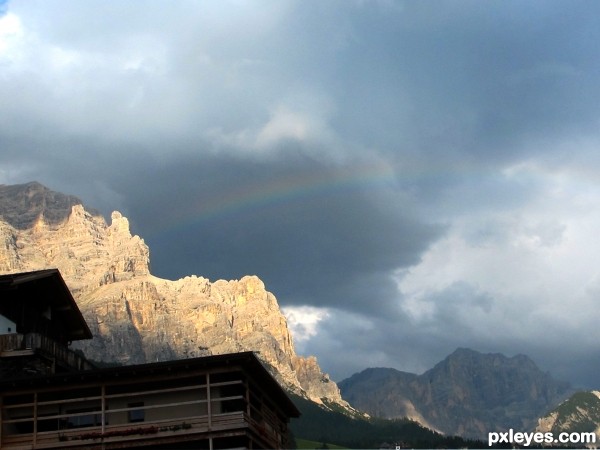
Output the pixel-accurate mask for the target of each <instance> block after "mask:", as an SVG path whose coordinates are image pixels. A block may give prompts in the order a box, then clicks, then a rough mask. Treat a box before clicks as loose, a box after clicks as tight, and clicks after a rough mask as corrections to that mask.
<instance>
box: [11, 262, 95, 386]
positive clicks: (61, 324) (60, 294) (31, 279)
mask: <svg viewBox="0 0 600 450" xmlns="http://www.w3.org/2000/svg"><path fill="white" fill-rule="evenodd" d="M91 338H92V333H91V332H90V329H89V328H88V326H87V323H86V322H85V320H84V318H83V316H82V314H81V311H80V310H79V308H78V306H77V303H75V300H74V299H73V296H72V295H71V292H70V291H69V289H68V288H67V285H66V284H65V282H64V280H63V278H62V276H61V275H60V273H59V271H58V270H56V269H50V270H40V271H36V272H26V273H15V274H9V275H0V379H2V378H10V377H13V376H14V377H21V376H27V375H39V374H52V373H60V372H69V371H80V370H85V369H91V368H93V365H92V364H90V362H89V361H87V360H86V359H85V358H84V357H83V356H82V355H81V354H78V353H75V352H73V351H71V350H70V349H69V344H70V343H71V342H72V341H76V340H82V339H91Z"/></svg>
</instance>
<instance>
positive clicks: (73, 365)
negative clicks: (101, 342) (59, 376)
mask: <svg viewBox="0 0 600 450" xmlns="http://www.w3.org/2000/svg"><path fill="white" fill-rule="evenodd" d="M28 356H38V357H40V358H43V359H45V360H46V361H49V362H50V363H51V372H52V373H56V372H64V371H81V370H89V369H93V368H94V365H93V364H92V363H90V362H89V361H88V360H86V359H85V358H84V357H82V356H81V355H79V354H77V353H75V352H74V351H72V350H70V349H69V348H67V347H65V346H64V345H61V344H59V343H57V342H56V341H54V340H52V339H50V338H48V337H46V336H43V335H41V334H39V333H27V334H19V333H13V334H5V335H0V360H5V358H6V359H7V360H8V359H9V358H10V359H12V358H17V357H28Z"/></svg>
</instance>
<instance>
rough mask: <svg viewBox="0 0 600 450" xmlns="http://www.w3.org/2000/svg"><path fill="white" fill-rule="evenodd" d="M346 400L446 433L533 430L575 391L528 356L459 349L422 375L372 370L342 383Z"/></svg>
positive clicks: (480, 435)
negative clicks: (542, 417) (539, 418)
mask: <svg viewBox="0 0 600 450" xmlns="http://www.w3.org/2000/svg"><path fill="white" fill-rule="evenodd" d="M339 386H340V389H341V391H342V396H343V398H344V399H345V400H347V401H348V402H349V403H350V404H352V405H353V406H355V407H356V408H358V409H360V410H363V411H365V412H367V413H369V414H370V415H372V416H378V417H384V418H397V417H409V418H412V419H414V420H417V421H418V422H420V423H421V424H423V425H425V426H428V427H430V428H433V429H435V430H438V431H441V432H443V433H447V434H457V435H460V436H463V437H470V438H479V439H483V438H486V436H487V433H488V432H490V431H500V432H505V431H506V430H508V429H510V428H513V429H516V430H523V431H528V430H531V429H533V427H534V426H535V422H536V420H537V418H538V417H539V416H540V415H541V414H543V413H544V412H545V411H548V410H549V409H550V408H552V407H553V406H554V405H556V404H557V403H558V402H559V401H560V400H562V399H564V398H565V396H566V395H567V394H568V393H569V392H570V389H569V386H568V384H567V383H562V382H557V381H555V380H553V379H552V377H551V376H550V375H549V374H547V373H544V372H542V371H541V370H540V369H539V368H538V367H537V366H536V365H535V364H534V363H533V361H531V359H529V358H528V357H526V356H524V355H517V356H514V357H512V358H507V357H506V356H504V355H501V354H497V353H495V354H482V353H478V352H476V351H473V350H469V349H458V350H456V351H455V352H454V353H452V354H451V355H450V356H448V357H447V358H446V359H444V360H443V361H442V362H440V363H439V364H437V365H436V366H435V367H434V368H432V369H430V370H428V371H427V372H425V373H423V374H422V375H415V374H410V373H406V372H399V371H397V370H394V369H367V370H365V371H363V372H361V373H359V374H355V375H353V376H352V377H350V378H348V379H346V380H344V381H342V382H340V383H339Z"/></svg>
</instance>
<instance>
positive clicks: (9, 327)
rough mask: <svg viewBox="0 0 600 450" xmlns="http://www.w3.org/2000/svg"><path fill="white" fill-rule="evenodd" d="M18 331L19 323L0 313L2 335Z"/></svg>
mask: <svg viewBox="0 0 600 450" xmlns="http://www.w3.org/2000/svg"><path fill="white" fill-rule="evenodd" d="M16 332H17V325H16V324H15V323H14V322H13V321H12V320H9V319H7V318H6V317H4V316H3V315H2V314H0V335H1V334H11V333H16Z"/></svg>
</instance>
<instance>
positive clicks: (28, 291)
mask: <svg viewBox="0 0 600 450" xmlns="http://www.w3.org/2000/svg"><path fill="white" fill-rule="evenodd" d="M0 293H1V294H0V302H3V303H4V302H22V301H28V302H32V303H34V304H35V305H37V306H38V307H40V308H41V309H43V308H44V307H47V306H50V307H51V309H52V314H53V316H54V317H57V319H58V320H59V321H60V322H62V323H64V324H65V327H66V329H65V332H66V333H67V337H68V339H69V340H70V341H76V340H81V339H91V338H92V332H91V331H90V329H89V327H88V325H87V323H86V321H85V319H84V318H83V315H82V314H81V311H80V310H79V307H78V306H77V303H76V302H75V299H74V298H73V296H72V295H71V292H70V291H69V288H68V287H67V285H66V283H65V281H64V280H63V278H62V276H61V274H60V272H59V271H58V269H47V270H37V271H34V272H21V273H12V274H7V275H0Z"/></svg>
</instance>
